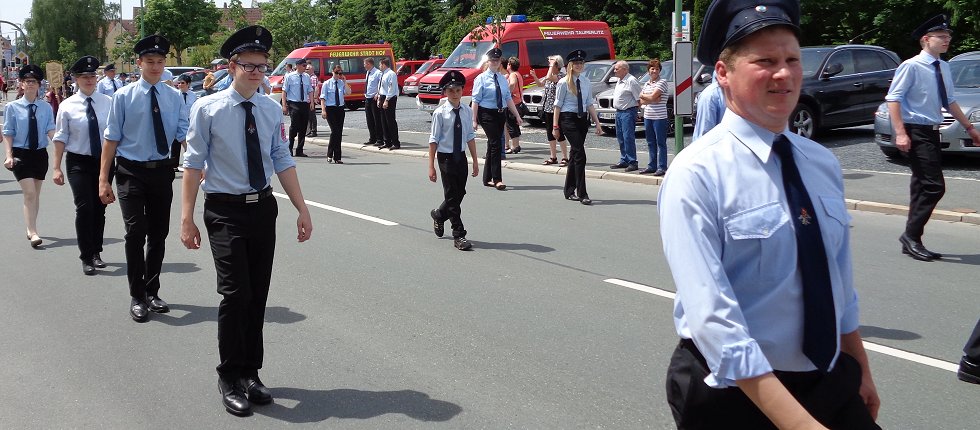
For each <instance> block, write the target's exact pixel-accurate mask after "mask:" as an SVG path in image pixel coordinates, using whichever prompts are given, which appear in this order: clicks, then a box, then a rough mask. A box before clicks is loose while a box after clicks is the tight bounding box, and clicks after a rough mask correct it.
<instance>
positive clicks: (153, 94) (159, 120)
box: [150, 86, 170, 155]
mask: <svg viewBox="0 0 980 430" xmlns="http://www.w3.org/2000/svg"><path fill="white" fill-rule="evenodd" d="M150 114H151V115H153V137H154V138H155V139H156V141H157V153H159V154H160V155H166V154H167V153H169V152H170V145H167V133H165V132H164V131H163V117H162V116H161V115H160V103H157V87H154V86H151V87H150Z"/></svg>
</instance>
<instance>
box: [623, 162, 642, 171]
mask: <svg viewBox="0 0 980 430" xmlns="http://www.w3.org/2000/svg"><path fill="white" fill-rule="evenodd" d="M637 170H640V167H639V166H637V165H636V164H630V165H629V166H626V171H627V172H634V171H637Z"/></svg>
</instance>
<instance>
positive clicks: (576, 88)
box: [575, 78, 585, 118]
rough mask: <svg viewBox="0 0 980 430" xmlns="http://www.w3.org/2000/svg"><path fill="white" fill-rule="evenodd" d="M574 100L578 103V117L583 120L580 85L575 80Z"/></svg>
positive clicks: (583, 107)
mask: <svg viewBox="0 0 980 430" xmlns="http://www.w3.org/2000/svg"><path fill="white" fill-rule="evenodd" d="M575 98H576V100H577V101H578V117H579V118H585V105H583V104H582V84H580V83H579V81H578V78H575Z"/></svg>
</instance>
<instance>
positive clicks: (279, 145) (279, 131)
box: [269, 116, 296, 173]
mask: <svg viewBox="0 0 980 430" xmlns="http://www.w3.org/2000/svg"><path fill="white" fill-rule="evenodd" d="M274 128H275V130H274V131H273V132H274V133H275V135H274V136H272V149H271V150H270V151H269V157H271V158H272V168H273V169H274V170H275V171H276V173H282V172H283V171H284V170H286V169H289V168H291V167H296V160H293V157H292V156H291V155H289V147H288V146H287V145H288V143H289V142H288V141H287V140H286V126H285V124H284V123H283V121H282V117H281V116H280V118H279V122H278V124H276V127H274Z"/></svg>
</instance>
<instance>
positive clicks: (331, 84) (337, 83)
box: [320, 78, 350, 106]
mask: <svg viewBox="0 0 980 430" xmlns="http://www.w3.org/2000/svg"><path fill="white" fill-rule="evenodd" d="M337 88H339V91H340V104H339V105H338V104H337V103H335V101H336V100H334V99H335V98H336V94H334V91H335V89H337ZM347 94H350V87H348V86H347V84H346V83H344V81H341V80H340V79H334V78H330V79H327V80H325V81H323V85H320V98H321V99H323V105H324V106H343V105H344V96H345V95H347Z"/></svg>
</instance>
